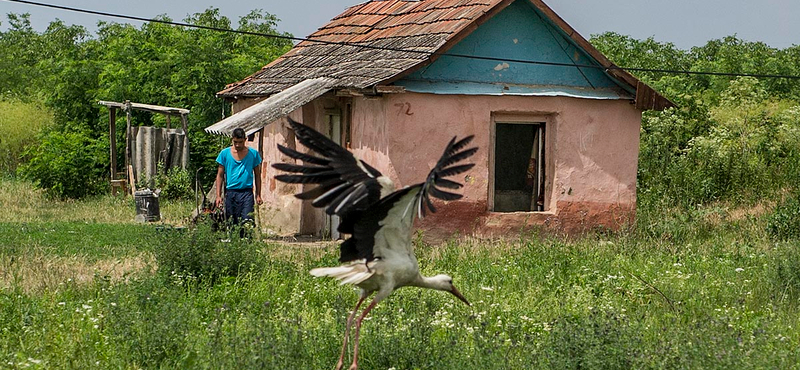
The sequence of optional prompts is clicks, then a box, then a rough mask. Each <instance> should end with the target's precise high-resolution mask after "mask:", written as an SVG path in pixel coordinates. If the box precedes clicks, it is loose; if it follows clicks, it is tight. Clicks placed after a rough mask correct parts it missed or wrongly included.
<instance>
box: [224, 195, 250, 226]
mask: <svg viewBox="0 0 800 370" xmlns="http://www.w3.org/2000/svg"><path fill="white" fill-rule="evenodd" d="M254 204H255V200H254V197H253V189H226V190H225V220H227V221H228V222H231V223H232V224H233V225H239V224H243V223H245V221H247V220H250V221H252V220H253V217H252V216H251V214H252V213H253V206H254Z"/></svg>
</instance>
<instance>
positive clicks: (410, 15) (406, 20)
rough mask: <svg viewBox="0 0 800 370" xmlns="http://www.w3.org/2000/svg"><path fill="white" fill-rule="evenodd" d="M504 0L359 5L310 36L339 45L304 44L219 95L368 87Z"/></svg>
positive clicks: (397, 0)
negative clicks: (322, 85) (309, 82)
mask: <svg viewBox="0 0 800 370" xmlns="http://www.w3.org/2000/svg"><path fill="white" fill-rule="evenodd" d="M502 1H503V0H420V1H407V0H374V1H369V2H365V3H362V4H359V5H355V6H353V7H350V8H348V9H347V10H345V12H344V13H342V14H340V15H339V16H337V17H336V18H334V19H333V20H331V22H330V23H328V24H326V25H324V26H322V27H321V28H320V29H319V30H317V32H314V33H313V34H311V35H310V36H308V39H312V40H319V41H325V42H331V43H334V44H321V43H318V42H313V41H303V42H300V43H299V44H297V45H296V46H295V47H294V48H293V49H292V50H290V51H289V52H288V53H286V54H284V55H283V56H281V57H280V58H278V59H276V60H275V61H274V62H272V63H270V64H269V65H267V66H265V67H264V68H262V69H261V70H260V71H258V72H256V73H254V74H253V75H251V76H249V77H247V78H246V79H244V80H243V81H240V82H237V83H233V84H230V85H228V86H227V87H226V88H225V90H223V91H221V92H220V93H219V95H220V96H223V97H228V96H230V97H233V96H262V95H269V94H273V93H276V92H278V91H281V90H283V89H286V88H288V87H289V86H292V85H295V84H297V83H299V82H300V81H303V80H305V79H309V78H317V77H331V78H335V79H337V80H338V83H337V87H352V88H365V87H369V86H372V85H374V84H377V83H379V82H381V81H384V80H387V79H390V78H392V77H394V76H396V75H397V74H400V73H402V72H404V71H406V70H408V69H410V68H412V67H414V66H415V65H417V64H419V63H422V62H425V61H427V60H428V59H429V58H430V54H429V53H432V52H435V51H437V50H439V49H440V48H441V47H442V46H444V45H445V44H446V43H447V42H448V41H449V40H451V39H452V38H454V37H455V36H457V35H458V34H459V33H460V32H461V31H463V30H464V29H465V28H467V27H468V26H469V25H470V24H473V23H474V22H475V21H476V20H478V18H480V17H481V16H482V15H484V14H486V13H487V12H489V11H491V10H492V9H493V8H494V7H495V6H496V5H498V4H499V3H501V2H502ZM506 2H508V1H507V0H506ZM342 43H347V44H353V45H354V46H351V45H342ZM361 45H367V46H371V47H373V48H364V47H359V46H361ZM382 49H384V50H382ZM385 49H400V50H408V51H395V50H385ZM414 51H417V52H414ZM419 51H422V52H426V53H419Z"/></svg>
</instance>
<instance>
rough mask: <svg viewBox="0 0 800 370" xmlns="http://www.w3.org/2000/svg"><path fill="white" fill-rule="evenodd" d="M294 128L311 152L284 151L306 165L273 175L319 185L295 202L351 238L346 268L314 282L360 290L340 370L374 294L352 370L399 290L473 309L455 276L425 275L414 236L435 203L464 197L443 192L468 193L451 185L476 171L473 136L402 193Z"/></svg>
mask: <svg viewBox="0 0 800 370" xmlns="http://www.w3.org/2000/svg"><path fill="white" fill-rule="evenodd" d="M289 124H290V125H291V127H292V129H293V130H294V133H295V136H296V137H297V140H298V141H299V142H300V143H301V144H303V145H304V146H305V147H307V148H308V149H310V152H309V154H306V153H301V152H299V151H296V150H294V149H290V148H287V147H285V146H282V145H278V150H280V151H281V153H283V154H285V155H287V156H289V157H291V158H294V159H296V160H300V161H303V164H300V165H298V164H290V163H277V164H274V165H273V167H274V168H276V169H278V170H281V171H285V172H289V173H290V174H282V175H278V176H276V177H275V178H276V179H277V180H279V181H282V182H286V183H291V184H318V186H317V187H314V188H313V189H311V190H308V191H306V192H303V193H299V194H297V195H296V196H297V197H298V198H300V199H303V200H312V203H311V204H312V205H313V206H315V207H319V208H324V209H325V213H327V214H329V215H337V216H340V217H341V223H340V224H339V228H338V230H339V232H341V233H346V234H350V235H351V236H350V238H348V239H347V240H345V241H344V242H343V243H342V244H341V246H340V247H339V248H340V252H341V255H340V257H339V262H341V263H342V264H341V265H340V266H338V267H325V268H315V269H313V270H311V274H312V275H314V276H318V277H321V276H330V277H333V278H335V279H338V280H339V281H340V282H341V284H353V285H356V286H358V287H359V288H361V295H360V299H359V300H358V303H357V304H356V307H355V308H354V309H353V312H352V313H351V314H350V316H349V317H348V318H347V325H346V326H345V334H344V343H343V344H342V351H341V354H340V355H339V361H338V363H337V364H336V369H337V370H339V369H341V368H342V365H343V363H344V355H345V352H346V349H347V340H348V337H349V336H350V328H351V326H352V324H353V319H354V318H355V316H356V313H357V312H358V309H359V308H360V307H361V304H362V303H363V302H364V300H366V299H367V298H368V297H369V296H371V295H372V294H373V293H377V294H375V297H374V298H373V299H372V302H370V304H369V305H368V306H367V308H365V309H364V311H363V312H362V313H361V316H359V317H358V319H357V320H356V321H355V324H356V330H355V336H354V338H353V363H352V365H351V366H350V369H351V370H356V369H357V368H358V336H359V332H360V329H361V322H362V321H363V320H364V317H366V316H367V314H368V313H369V312H370V311H371V310H372V309H373V308H375V305H377V304H378V302H380V301H382V300H383V299H385V298H386V297H388V296H389V295H390V294H392V292H393V291H395V290H396V289H397V288H401V287H404V286H416V287H421V288H429V289H436V290H442V291H446V292H450V293H452V294H453V295H455V296H456V297H458V299H460V300H461V301H463V302H464V303H466V304H467V305H469V301H467V299H466V298H464V296H463V295H461V293H460V292H459V291H458V289H456V287H455V286H454V285H453V279H452V278H451V277H450V276H447V275H436V276H433V277H427V276H422V275H420V273H419V266H418V264H417V258H416V257H415V256H414V248H413V245H412V243H411V234H412V227H413V223H414V219H415V218H416V217H419V218H422V217H424V216H425V214H426V212H427V211H428V210H430V212H436V208H434V206H433V203H432V202H431V199H430V197H431V196H433V197H435V198H439V199H442V200H455V199H460V198H461V197H462V195H461V194H456V193H451V192H449V191H446V190H442V189H440V188H447V189H459V188H461V187H462V185H461V184H460V183H457V182H455V181H451V180H448V179H446V177H449V176H454V175H457V174H460V173H463V172H466V171H468V170H469V169H471V168H472V167H473V166H474V164H472V163H468V164H458V163H459V162H461V161H463V160H465V159H467V158H469V157H470V156H472V155H473V154H475V152H476V151H477V150H478V148H469V149H464V147H465V146H467V144H469V143H470V142H471V141H472V139H473V136H472V135H470V136H467V137H466V138H463V139H461V140H457V138H456V137H454V138H453V139H452V140H450V142H449V143H448V144H447V147H446V148H445V150H444V154H442V156H441V158H439V161H438V162H437V163H436V165H435V166H433V169H432V170H431V171H430V173H428V177H427V178H426V179H425V182H422V183H419V184H415V185H411V186H407V187H405V188H402V189H400V190H395V189H394V184H393V183H392V181H391V180H389V178H388V177H386V176H383V175H382V174H381V173H380V172H378V170H376V169H375V168H373V167H372V166H370V165H369V164H367V163H366V162H363V161H361V160H360V159H357V158H356V157H355V156H353V154H352V153H350V152H349V151H347V150H345V149H344V148H342V147H341V146H339V145H338V144H336V143H334V142H333V141H332V140H330V139H328V138H327V137H325V136H324V135H322V134H320V133H319V132H317V131H314V130H313V129H311V128H310V127H308V126H305V125H303V124H300V123H297V122H295V121H293V120H292V119H289ZM462 149H463V150H462Z"/></svg>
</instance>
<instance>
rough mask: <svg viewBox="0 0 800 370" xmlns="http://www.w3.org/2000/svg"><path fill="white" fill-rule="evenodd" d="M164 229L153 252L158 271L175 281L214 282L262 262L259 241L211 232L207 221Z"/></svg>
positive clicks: (238, 273) (255, 266)
mask: <svg viewBox="0 0 800 370" xmlns="http://www.w3.org/2000/svg"><path fill="white" fill-rule="evenodd" d="M164 230H165V231H164V234H163V239H162V240H161V242H160V243H157V246H156V247H155V251H154V254H155V258H156V262H157V263H158V271H159V273H160V274H162V276H164V277H166V278H169V279H171V280H173V281H174V282H176V283H179V284H185V283H194V282H201V283H204V284H213V283H215V282H217V281H219V280H220V279H221V278H225V277H236V276H238V275H240V274H243V273H248V272H253V271H257V270H258V269H259V266H260V265H261V264H262V263H263V258H262V257H260V256H261V253H260V251H259V248H258V246H259V244H258V243H256V242H254V241H252V240H250V239H244V238H238V237H237V236H234V237H230V235H229V234H228V233H225V232H214V231H212V230H211V226H210V225H208V224H200V225H198V226H197V227H195V228H192V229H189V230H183V229H171V228H168V229H164Z"/></svg>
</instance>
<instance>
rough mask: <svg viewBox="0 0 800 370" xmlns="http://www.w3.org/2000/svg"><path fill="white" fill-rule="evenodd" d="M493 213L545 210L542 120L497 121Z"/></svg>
mask: <svg viewBox="0 0 800 370" xmlns="http://www.w3.org/2000/svg"><path fill="white" fill-rule="evenodd" d="M494 158H495V160H494V209H493V211H495V212H530V211H544V163H545V161H544V123H498V124H497V127H496V130H495V153H494Z"/></svg>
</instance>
